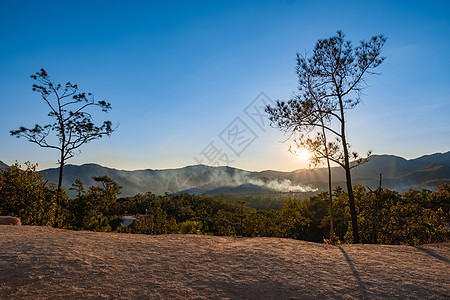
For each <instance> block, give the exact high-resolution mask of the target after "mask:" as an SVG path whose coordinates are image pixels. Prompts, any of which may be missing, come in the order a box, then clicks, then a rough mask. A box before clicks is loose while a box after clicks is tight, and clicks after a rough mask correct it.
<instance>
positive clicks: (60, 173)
mask: <svg viewBox="0 0 450 300" xmlns="http://www.w3.org/2000/svg"><path fill="white" fill-rule="evenodd" d="M64 163H65V161H64V149H61V158H60V160H59V178H58V192H59V191H60V190H61V189H62V180H63V171H64ZM59 197H60V193H58V195H57V198H56V211H55V222H54V223H53V227H58V219H59V208H60V207H61V201H60V199H59Z"/></svg>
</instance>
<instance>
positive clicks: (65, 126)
mask: <svg viewBox="0 0 450 300" xmlns="http://www.w3.org/2000/svg"><path fill="white" fill-rule="evenodd" d="M31 78H32V79H34V80H35V81H36V82H37V83H35V84H33V91H36V92H38V93H40V94H41V97H42V99H43V100H44V102H45V103H46V104H47V105H48V107H49V108H50V112H49V113H48V116H49V117H51V118H54V122H53V123H51V124H47V125H44V126H41V125H39V124H36V125H35V126H34V128H26V127H20V128H19V129H18V130H12V131H11V132H10V133H11V135H12V136H16V137H25V138H26V139H28V141H30V142H32V143H35V144H37V145H39V146H40V147H43V148H51V149H55V150H58V151H59V154H60V156H59V161H58V164H59V178H58V189H59V188H61V186H62V181H63V170H64V165H65V163H66V160H68V159H70V158H72V157H73V156H74V155H75V153H76V151H77V150H78V149H79V148H80V147H81V146H82V145H84V144H86V143H89V142H90V141H92V140H95V139H98V138H101V137H103V136H105V135H107V136H109V135H110V134H111V133H112V132H114V129H113V128H112V126H111V122H110V121H104V122H103V124H102V125H99V126H97V125H95V124H94V121H93V117H92V115H91V114H90V113H89V112H88V108H90V107H94V106H96V107H99V108H101V110H102V111H103V112H107V111H108V110H110V109H111V104H110V103H108V102H106V101H104V100H102V101H95V100H94V96H93V95H92V94H91V93H88V94H86V93H83V92H80V91H79V90H78V86H77V85H76V84H72V83H70V82H67V83H66V84H65V85H61V84H59V83H58V84H56V83H54V82H53V81H52V80H51V79H50V77H49V76H48V74H47V72H46V71H45V70H44V69H41V70H40V72H37V73H36V74H34V75H31ZM52 133H53V134H54V135H56V137H57V141H55V143H51V141H50V140H51V134H52Z"/></svg>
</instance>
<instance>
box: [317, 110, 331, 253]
mask: <svg viewBox="0 0 450 300" xmlns="http://www.w3.org/2000/svg"><path fill="white" fill-rule="evenodd" d="M319 111H320V106H319ZM320 113H321V114H322V111H320ZM321 124H322V134H323V146H324V147H325V156H326V159H327V167H328V196H329V204H330V209H329V210H330V243H331V245H334V244H335V240H334V216H333V194H332V188H331V166H330V158H329V153H328V145H327V136H326V133H325V124H324V122H323V118H322V119H321Z"/></svg>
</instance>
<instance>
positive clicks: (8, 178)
mask: <svg viewBox="0 0 450 300" xmlns="http://www.w3.org/2000/svg"><path fill="white" fill-rule="evenodd" d="M94 180H95V182H96V183H97V184H96V185H92V186H90V187H85V186H84V185H83V183H82V181H81V180H76V181H75V182H74V183H73V185H72V187H71V189H72V190H73V191H75V194H76V196H75V197H72V198H69V197H68V196H67V193H66V191H65V190H64V189H62V188H59V189H58V188H56V187H55V186H54V185H49V184H48V183H47V182H46V181H45V180H44V179H43V176H42V175H40V174H38V173H37V172H36V166H35V165H33V164H31V163H27V164H26V167H25V168H22V167H21V166H20V165H19V164H17V163H16V164H14V165H12V166H11V167H9V168H5V169H2V170H1V171H0V199H2V201H1V202H0V215H10V216H15V217H19V218H20V219H21V221H22V224H23V225H38V226H53V227H57V228H65V229H72V230H91V231H103V232H111V231H114V232H122V233H141V234H173V233H175V234H203V235H220V236H245V237H280V238H292V239H299V240H306V241H312V242H319V243H329V242H330V239H329V238H330V236H329V226H330V216H329V206H328V205H329V202H328V198H329V195H328V193H327V192H319V193H317V194H316V195H314V196H311V197H309V198H305V199H292V198H291V199H290V198H287V199H284V200H283V203H282V206H281V207H278V209H270V210H268V209H258V205H259V204H258V203H259V199H258V196H254V197H242V196H234V195H227V194H221V195H218V196H208V195H192V194H187V193H181V194H170V193H166V194H165V195H155V194H153V193H151V192H148V193H146V194H137V195H135V196H132V197H120V190H121V186H120V185H119V184H118V183H117V182H115V181H114V180H112V179H111V178H109V177H108V176H98V177H94ZM353 193H354V195H355V205H356V212H357V216H358V218H357V219H358V232H359V235H360V242H361V243H365V244H406V245H420V244H426V243H438V242H446V241H450V230H448V222H449V221H450V185H448V184H443V185H441V186H440V187H439V189H438V190H437V191H430V190H409V191H408V192H405V193H403V194H400V193H398V192H397V191H394V190H388V189H383V188H381V187H379V188H378V189H377V190H375V191H371V190H369V189H368V188H365V187H363V186H355V187H354V188H353ZM332 196H333V199H334V200H333V212H334V232H335V237H334V238H335V243H336V244H340V243H353V242H354V240H353V235H352V222H351V216H350V209H349V206H348V195H347V193H346V192H345V191H344V190H343V189H342V188H340V187H337V188H335V189H334V190H333V195H332ZM261 201H266V202H268V203H270V199H267V197H265V196H261ZM127 215H128V216H129V215H132V216H135V217H136V219H135V221H134V222H133V223H132V224H131V225H129V226H127V227H124V226H123V224H122V217H123V216H127ZM446 224H447V228H446Z"/></svg>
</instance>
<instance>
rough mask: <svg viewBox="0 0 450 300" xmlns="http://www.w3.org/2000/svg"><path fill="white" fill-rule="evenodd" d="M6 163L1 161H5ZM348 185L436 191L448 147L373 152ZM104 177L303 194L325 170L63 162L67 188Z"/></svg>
mask: <svg viewBox="0 0 450 300" xmlns="http://www.w3.org/2000/svg"><path fill="white" fill-rule="evenodd" d="M1 166H2V164H0V167H1ZM5 166H6V165H5ZM42 173H43V174H44V176H45V179H47V180H48V181H49V182H57V180H58V169H57V168H52V169H47V170H43V171H42ZM352 174H353V177H352V179H353V184H362V185H364V186H369V187H372V188H375V187H377V186H378V184H379V174H382V176H383V181H382V184H383V187H384V188H389V189H395V190H398V191H400V192H404V191H407V190H408V189H410V188H415V189H422V188H427V189H432V190H435V189H437V187H438V186H439V185H440V184H442V183H450V151H449V152H446V153H435V154H431V155H425V156H422V157H419V158H415V159H410V160H407V159H404V158H402V157H398V156H394V155H373V156H371V157H370V160H369V162H367V163H365V164H363V165H361V166H359V167H357V168H354V169H353V170H352ZM102 175H108V176H109V177H111V178H112V179H114V180H116V181H117V182H118V183H119V184H120V185H121V186H122V187H123V189H122V196H132V195H135V194H137V193H141V194H144V193H146V192H149V191H150V192H152V193H155V194H164V193H165V192H171V193H179V192H182V191H187V192H193V193H205V194H213V195H214V194H219V193H230V194H238V195H250V194H252V195H253V194H264V193H269V192H272V193H274V192H277V193H289V192H295V193H305V192H308V193H310V192H312V191H321V190H326V188H327V180H328V177H327V170H326V169H325V168H318V169H315V170H307V169H300V170H295V171H292V172H280V171H274V170H266V171H261V172H252V171H246V170H241V169H237V168H233V167H225V166H222V167H211V166H205V165H194V166H187V167H184V168H179V169H165V170H153V169H146V170H136V171H126V170H117V169H113V168H107V167H103V166H100V165H98V164H84V165H81V166H76V165H70V164H69V165H66V166H65V168H64V184H63V187H64V188H65V189H66V190H67V189H68V188H70V186H71V184H72V183H74V182H75V180H76V179H77V178H81V179H82V181H83V182H84V184H85V185H86V186H91V185H93V184H95V182H94V180H93V179H92V176H102ZM333 185H334V186H345V176H344V172H343V170H342V168H340V167H334V168H333Z"/></svg>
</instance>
